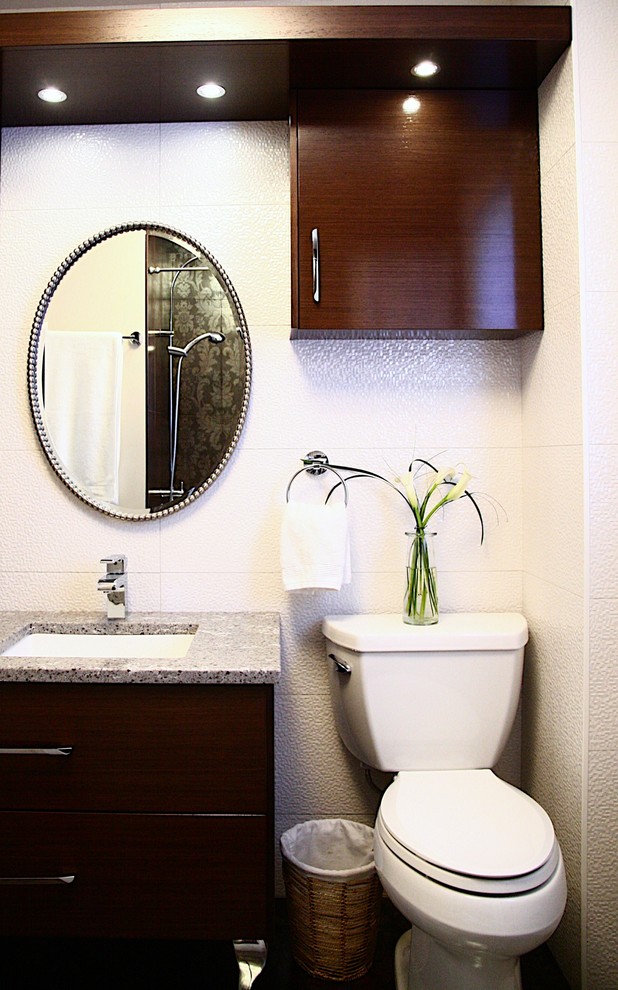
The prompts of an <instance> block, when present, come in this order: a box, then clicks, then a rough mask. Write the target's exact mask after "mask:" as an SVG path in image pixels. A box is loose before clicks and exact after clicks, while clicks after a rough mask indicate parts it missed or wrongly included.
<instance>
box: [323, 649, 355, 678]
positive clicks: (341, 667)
mask: <svg viewBox="0 0 618 990" xmlns="http://www.w3.org/2000/svg"><path fill="white" fill-rule="evenodd" d="M328 659H329V660H332V661H333V663H334V665H335V667H336V668H337V670H338V671H339V673H340V674H348V675H350V674H351V673H352V668H351V667H350V664H349V663H346V661H345V660H340V659H339V657H336V656H335V654H334V653H329V654H328Z"/></svg>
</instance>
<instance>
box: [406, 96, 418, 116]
mask: <svg viewBox="0 0 618 990" xmlns="http://www.w3.org/2000/svg"><path fill="white" fill-rule="evenodd" d="M401 106H402V108H403V112H404V113H418V111H419V110H420V109H421V101H420V100H419V98H418V96H408V98H407V100H404V101H403V103H402V104H401Z"/></svg>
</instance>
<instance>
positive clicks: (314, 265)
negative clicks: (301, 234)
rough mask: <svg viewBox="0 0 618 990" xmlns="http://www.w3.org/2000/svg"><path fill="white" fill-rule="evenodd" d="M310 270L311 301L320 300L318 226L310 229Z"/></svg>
mask: <svg viewBox="0 0 618 990" xmlns="http://www.w3.org/2000/svg"><path fill="white" fill-rule="evenodd" d="M311 272H312V275H313V301H314V302H317V303H319V301H320V237H319V234H318V228H317V227H314V228H313V230H312V231H311Z"/></svg>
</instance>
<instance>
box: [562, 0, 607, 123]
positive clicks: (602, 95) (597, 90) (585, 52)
mask: <svg viewBox="0 0 618 990" xmlns="http://www.w3.org/2000/svg"><path fill="white" fill-rule="evenodd" d="M573 7H574V28H575V41H576V45H577V59H578V68H579V72H578V84H579V93H578V96H579V101H580V115H581V127H582V136H583V139H584V141H618V108H617V107H616V101H615V100H614V99H611V98H608V96H609V94H610V93H615V92H616V90H617V89H618V70H617V68H616V59H615V52H616V47H617V46H618V9H617V8H616V4H615V3H613V2H612V0H605V2H603V0H601V2H600V0H577V3H576V4H574V5H573Z"/></svg>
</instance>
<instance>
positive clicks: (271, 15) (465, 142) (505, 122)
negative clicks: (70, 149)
mask: <svg viewBox="0 0 618 990" xmlns="http://www.w3.org/2000/svg"><path fill="white" fill-rule="evenodd" d="M570 40H571V11H570V8H568V7H563V6H553V7H549V6H548V7H525V6H522V7H504V6H499V7H485V6H483V7H478V6H477V7H459V6H453V7H449V6H446V7H432V6H419V7H417V6H413V7H406V6H392V7H391V6H387V7H382V6H380V7H364V6H363V7H350V6H346V7H324V6H319V7H311V6H309V7H271V8H269V7H263V8H255V7H253V8H241V7H238V8H211V9H208V8H200V9H195V8H193V9H185V10H183V9H174V10H169V9H168V10H89V11H88V10H86V11H63V12H55V13H24V14H2V15H0V49H1V50H2V122H3V124H4V125H5V126H20V125H42V124H59V123H67V124H76V123H128V122H149V121H172V120H173V121H194V120H220V119H228V120H260V119H286V118H287V117H288V114H289V113H290V99H291V106H292V129H291V139H292V140H291V148H292V156H291V157H292V187H291V196H292V321H291V322H292V336H293V337H306V338H309V339H311V338H316V337H328V336H341V335H344V336H372V335H374V334H380V335H382V336H385V335H386V336H388V335H391V336H411V337H414V336H425V337H426V336H432V337H452V338H458V337H507V338H508V337H512V336H518V335H520V334H522V333H526V332H529V331H535V330H540V329H542V325H543V321H542V275H541V270H542V260H541V224H540V192H539V156H538V125H537V119H536V118H537V106H536V91H537V88H538V86H539V84H540V83H541V82H542V80H543V79H544V78H545V76H546V75H547V73H548V72H549V71H550V70H551V68H552V67H553V66H554V65H555V63H556V62H557V60H558V59H559V58H560V56H561V55H562V54H563V52H564V51H565V50H566V48H567V47H568V46H569V44H570ZM428 53H430V54H431V57H432V58H433V59H434V60H435V61H437V62H438V63H439V64H440V66H441V69H440V72H439V73H438V75H437V76H436V77H435V78H433V79H431V80H426V79H425V80H423V79H416V78H413V77H412V76H411V75H410V68H411V65H412V64H413V63H414V62H415V61H416V60H418V59H419V58H423V57H427V55H428ZM205 65H207V66H208V71H209V73H216V74H217V77H218V78H219V79H220V81H221V82H223V84H224V85H225V86H226V88H227V89H228V91H229V93H228V96H226V99H225V101H220V102H219V103H218V104H217V102H216V101H210V102H209V103H208V105H207V106H205V105H204V101H201V100H199V99H196V97H195V89H196V86H197V85H199V84H200V83H201V82H203V81H204V80H203V72H204V66H205ZM51 81H54V82H56V83H58V84H59V83H60V82H62V84H63V85H65V86H66V87H67V88H70V89H71V94H72V95H71V99H70V100H67V101H66V103H65V104H61V105H59V106H55V107H49V106H43V105H42V104H41V101H40V100H38V99H37V96H36V93H37V91H38V89H40V88H41V86H42V85H43V83H46V84H49V82H51ZM408 93H413V94H415V95H417V96H418V97H419V99H420V100H421V104H422V106H421V111H420V112H419V114H418V117H417V118H416V119H415V118H414V117H412V116H410V117H405V119H404V115H403V113H402V111H401V106H400V103H401V100H402V98H403V96H405V95H407V94H408ZM314 231H317V238H316V236H315V235H314V234H313V232H314ZM316 243H317V245H318V250H319V278H320V286H319V299H317V300H316V298H315V295H316V286H315V267H316V266H315V259H314V251H315V245H316Z"/></svg>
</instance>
